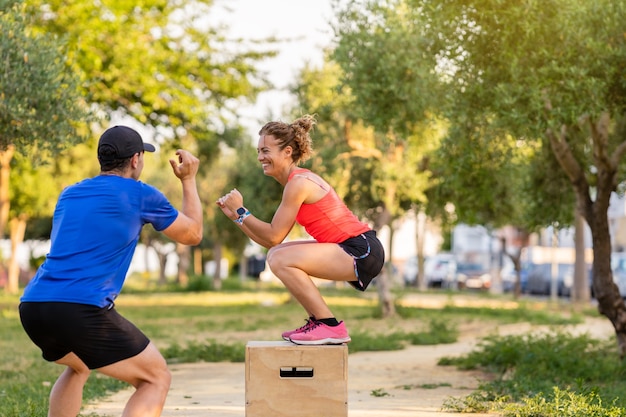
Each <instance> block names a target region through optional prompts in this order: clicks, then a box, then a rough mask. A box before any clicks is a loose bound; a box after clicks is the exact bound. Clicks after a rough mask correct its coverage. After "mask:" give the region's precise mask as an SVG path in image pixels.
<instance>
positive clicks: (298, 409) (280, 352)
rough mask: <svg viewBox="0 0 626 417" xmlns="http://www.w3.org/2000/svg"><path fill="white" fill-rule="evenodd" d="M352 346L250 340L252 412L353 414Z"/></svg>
mask: <svg viewBox="0 0 626 417" xmlns="http://www.w3.org/2000/svg"><path fill="white" fill-rule="evenodd" d="M347 415H348V346H347V345H345V344H344V345H321V346H300V345H295V344H293V343H291V342H282V341H281V342H252V341H251V342H248V344H247V345H246V417H347Z"/></svg>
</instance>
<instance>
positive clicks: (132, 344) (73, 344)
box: [20, 302, 150, 369]
mask: <svg viewBox="0 0 626 417" xmlns="http://www.w3.org/2000/svg"><path fill="white" fill-rule="evenodd" d="M20 319H21V320H22V326H23V327H24V330H26V333H27V334H28V336H29V337H30V338H31V340H32V341H33V342H34V343H35V344H36V345H37V346H39V348H40V349H41V351H42V356H43V358H44V359H46V360H48V361H51V362H53V361H57V360H59V359H61V358H62V357H64V356H65V355H67V354H68V353H70V352H74V353H75V354H76V355H77V356H78V357H79V358H80V359H81V360H82V361H83V362H84V363H85V364H86V365H87V366H88V367H89V369H97V368H102V367H103V366H107V365H111V364H113V363H116V362H119V361H121V360H124V359H128V358H131V357H133V356H135V355H137V354H139V353H141V352H142V351H143V350H144V349H145V348H146V346H148V343H150V340H149V339H148V338H147V337H146V336H145V335H144V334H143V333H142V332H141V331H140V330H139V329H138V328H137V327H136V326H135V325H134V324H132V323H131V322H129V321H128V320H126V319H125V318H124V317H122V316H121V315H120V314H119V313H118V312H117V311H115V308H113V305H111V306H110V307H104V308H100V307H96V306H92V305H86V304H74V303H58V302H36V303H35V302H23V303H21V304H20Z"/></svg>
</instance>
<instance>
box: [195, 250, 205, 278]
mask: <svg viewBox="0 0 626 417" xmlns="http://www.w3.org/2000/svg"><path fill="white" fill-rule="evenodd" d="M193 273H194V275H197V276H200V275H202V274H203V273H204V271H203V268H202V249H200V248H199V247H196V248H194V249H193Z"/></svg>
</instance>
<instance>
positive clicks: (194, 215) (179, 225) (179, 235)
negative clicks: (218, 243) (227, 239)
mask: <svg viewBox="0 0 626 417" xmlns="http://www.w3.org/2000/svg"><path fill="white" fill-rule="evenodd" d="M176 155H178V162H176V161H174V160H173V159H170V165H171V166H172V170H173V171H174V175H176V177H178V178H179V179H180V182H181V184H182V186H183V205H182V209H181V210H180V211H179V213H178V217H177V218H176V220H174V222H173V223H172V224H171V225H169V227H167V228H166V229H165V230H163V233H164V234H165V236H167V237H169V238H170V239H172V240H174V241H176V242H178V243H182V244H184V245H197V244H199V243H200V241H201V240H202V228H203V223H202V204H201V203H200V196H199V195H198V188H197V186H196V174H197V173H198V166H199V165H200V161H199V160H198V158H196V157H195V156H193V155H192V154H191V153H189V152H187V151H183V150H180V149H179V150H178V151H176Z"/></svg>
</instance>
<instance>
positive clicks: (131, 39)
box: [29, 0, 276, 275]
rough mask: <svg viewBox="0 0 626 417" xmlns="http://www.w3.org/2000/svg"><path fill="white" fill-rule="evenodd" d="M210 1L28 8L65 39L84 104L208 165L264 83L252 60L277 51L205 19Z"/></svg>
mask: <svg viewBox="0 0 626 417" xmlns="http://www.w3.org/2000/svg"><path fill="white" fill-rule="evenodd" d="M213 3H214V2H213V1H211V0H198V1H191V2H183V3H181V2H168V1H163V0H149V1H144V2H141V3H137V2H127V1H122V0H113V1H108V2H104V3H103V2H90V3H85V2H82V1H76V0H74V1H69V2H68V1H60V0H53V1H43V0H35V1H31V2H29V12H30V13H31V14H32V16H33V17H34V18H35V19H37V22H38V29H39V30H40V32H41V33H46V34H52V35H54V34H59V35H62V36H64V37H65V38H66V39H67V40H68V47H69V50H70V51H71V56H72V58H73V65H72V68H71V70H72V71H73V72H75V73H77V74H80V76H81V79H82V80H83V83H82V93H83V95H84V97H85V100H86V101H87V102H88V103H89V105H90V106H92V107H94V108H96V109H97V110H98V111H99V112H100V113H101V114H104V115H105V116H106V117H107V118H109V117H111V116H113V115H115V116H116V117H118V118H119V117H125V118H132V119H135V120H137V121H139V122H140V123H142V124H144V125H145V126H146V127H147V128H148V131H149V132H150V133H151V134H153V136H154V139H155V140H156V141H157V142H159V144H161V149H162V150H165V151H169V150H171V149H172V148H177V147H185V148H188V149H195V150H197V151H198V153H199V154H198V156H199V157H200V158H201V159H202V162H203V166H207V167H209V166H210V165H213V164H214V163H215V161H216V160H217V159H218V157H219V155H220V147H219V143H220V141H222V140H223V137H224V136H225V135H227V131H228V130H229V129H230V130H233V129H237V125H238V122H237V110H238V106H239V104H240V103H241V102H242V101H246V100H252V99H254V98H255V96H256V94H257V93H259V92H260V91H262V90H264V89H266V88H268V87H269V83H268V82H267V80H266V78H265V75H264V74H263V73H261V72H259V71H258V70H257V65H256V64H257V62H258V61H260V60H262V59H266V58H271V57H272V56H274V55H275V54H276V52H275V51H274V50H272V46H273V42H274V41H273V40H271V39H266V40H263V41H264V42H259V43H256V44H247V43H243V41H241V40H239V39H227V38H226V37H225V36H224V35H223V29H224V28H223V27H221V26H212V25H210V24H208V23H207V20H206V16H208V15H209V13H210V12H211V7H213ZM233 126H234V127H233ZM94 130H98V128H95V129H94ZM207 171H209V170H208V169H207ZM199 183H207V182H206V181H205V182H203V181H201V179H200V178H199ZM208 184H211V182H210V179H209V181H208ZM208 187H209V189H208V191H207V192H206V193H204V192H201V194H202V195H209V194H210V193H209V192H210V191H211V189H210V186H208ZM175 192H176V191H175V190H174V191H172V194H169V191H167V193H168V196H173V195H175V194H173V193H175ZM212 202H213V201H211V203H212ZM215 229H216V228H215V227H213V225H212V226H211V227H205V230H209V231H210V230H215ZM159 239H163V237H161V236H160V237H159ZM164 241H166V240H165V239H164ZM181 253H184V254H185V256H187V255H188V254H189V250H186V251H182V252H181ZM181 261H183V260H181ZM186 272H187V271H180V272H179V275H180V274H183V273H185V274H186Z"/></svg>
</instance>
